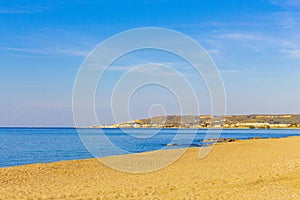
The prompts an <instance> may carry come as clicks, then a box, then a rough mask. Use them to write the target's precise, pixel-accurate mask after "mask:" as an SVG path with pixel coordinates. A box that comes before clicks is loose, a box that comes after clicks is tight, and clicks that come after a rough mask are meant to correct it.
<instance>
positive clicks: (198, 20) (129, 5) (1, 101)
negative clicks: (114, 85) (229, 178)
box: [0, 0, 300, 126]
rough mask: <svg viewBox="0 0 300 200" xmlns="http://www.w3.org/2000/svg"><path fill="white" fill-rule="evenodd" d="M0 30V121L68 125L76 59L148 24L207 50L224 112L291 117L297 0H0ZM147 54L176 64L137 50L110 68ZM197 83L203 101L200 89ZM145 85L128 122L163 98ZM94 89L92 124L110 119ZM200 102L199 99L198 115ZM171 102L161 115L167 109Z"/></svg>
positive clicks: (299, 22)
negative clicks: (223, 97) (218, 75)
mask: <svg viewBox="0 0 300 200" xmlns="http://www.w3.org/2000/svg"><path fill="white" fill-rule="evenodd" d="M0 26H1V29H0V60H1V62H0V72H1V73H0V90H1V98H0V111H1V112H0V126H72V125H73V118H72V90H73V84H74V81H75V77H76V73H77V71H78V69H79V67H80V64H81V63H82V62H83V60H84V58H85V56H86V55H87V54H88V53H89V52H90V51H91V50H92V49H93V48H94V47H95V46H96V45H97V44H99V43H100V42H102V41H103V40H105V39H107V38H108V37H110V36H112V35H114V34H116V33H119V32H121V31H125V30H128V29H132V28H138V27H148V26H151V27H165V28H170V29H173V30H176V31H180V32H182V33H184V34H186V35H188V36H189V37H192V38H194V39H195V40H196V41H198V42H199V43H200V44H201V45H202V46H203V47H204V48H205V49H206V50H207V51H208V52H209V54H210V56H211V57H212V58H213V60H214V61H215V63H216V65H217V67H218V68H219V70H220V72H221V74H222V77H223V80H224V84H225V88H226V93H227V113H228V114H250V113H300V107H299V102H300V92H299V85H300V78H299V77H300V66H299V63H300V35H299V32H300V1H298V0H249V1H240V0H229V1H228V0H226V1H225V0H223V1H220V0H203V1H168V0H162V1H160V0H155V1H150V0H149V1H83V0H82V1H80V0H74V1H67V2H61V1H56V0H54V1H42V2H41V1H33V0H25V1H24V0H23V1H10V0H6V1H1V2H0ZM153 60H154V61H160V62H163V63H170V62H172V63H175V61H176V59H175V58H172V56H166V55H164V54H161V53H157V52H150V53H149V52H148V53H147V52H144V53H140V54H138V53H137V54H135V55H132V56H130V55H129V56H128V57H127V58H126V59H125V58H124V59H123V60H122V59H120V60H119V61H118V62H117V63H115V64H116V65H120V66H122V67H126V66H131V65H135V64H142V63H145V62H146V61H147V62H148V61H149V62H151V61H153ZM176 62H177V61H176ZM180 64H182V62H179V61H178V62H177V65H178V68H179V70H180ZM180 71H181V72H182V73H186V74H188V73H189V71H188V70H186V69H185V68H184V67H182V68H181V70H180ZM114 76H116V77H118V73H117V72H116V74H114V73H113V71H112V72H111V73H110V75H109V73H108V77H107V82H105V83H104V85H105V84H107V85H109V84H111V83H109V80H112V77H114ZM197 81H198V80H197V79H193V78H192V77H191V78H190V82H191V83H192V84H195V85H197V84H198V82H197ZM200 82H201V81H200ZM201 84H202V85H203V83H199V85H201ZM107 88H110V87H109V86H108V87H107ZM198 89H199V91H200V90H201V92H203V96H201V98H202V97H203V99H206V96H207V94H206V93H207V92H205V91H202V89H203V88H202V87H201V86H199V88H198ZM107 90H108V89H107ZM146 91H147V89H146V90H145V92H144V93H143V94H141V95H140V96H138V93H136V95H137V97H136V102H135V103H134V105H133V106H132V117H133V118H136V117H147V116H148V113H146V111H147V109H146V108H149V105H150V104H151V103H155V102H157V101H158V103H159V101H162V102H161V103H163V102H168V101H169V100H168V96H165V97H164V96H163V95H162V93H163V92H162V91H160V90H159V89H158V90H157V94H160V95H161V98H158V97H157V95H153V94H155V92H154V91H155V90H154V88H153V89H152V90H151V91H152V92H149V91H148V92H146ZM101 92H103V93H105V92H107V91H99V92H98V93H99V94H98V96H97V99H98V100H97V102H99V105H98V107H99V112H100V113H102V114H100V115H101V117H100V118H101V120H100V121H101V122H103V123H111V122H113V120H112V117H111V116H110V115H105V114H103V113H106V112H108V111H109V109H110V108H109V105H106V104H103V105H102V104H101V98H103V96H105V95H104V94H103V95H102V96H101V94H102V93H101ZM153 92H154V93H153ZM201 92H199V95H200V93H201ZM147 94H148V95H149V96H147ZM145 95H146V96H145ZM151 98H153V101H152V100H151ZM143 99H147V100H149V101H147V103H145V101H143ZM155 99H156V100H155ZM207 102H208V101H207V100H203V101H202V104H203V105H202V107H204V109H203V113H204V114H205V113H207V112H209V109H206V108H205V105H206V103H207ZM172 105H173V104H172V103H170V104H169V105H168V106H169V107H170V108H169V109H170V110H172V109H173V111H169V112H170V113H174V114H176V106H174V107H172ZM207 107H209V106H207ZM154 114H155V113H154ZM158 114H159V112H158ZM192 114H194V113H192Z"/></svg>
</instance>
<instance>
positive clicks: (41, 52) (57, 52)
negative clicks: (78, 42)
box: [0, 47, 89, 57]
mask: <svg viewBox="0 0 300 200" xmlns="http://www.w3.org/2000/svg"><path fill="white" fill-rule="evenodd" d="M0 50H4V51H12V52H19V53H22V54H24V53H25V54H36V55H69V56H80V57H83V56H86V55H87V54H88V53H89V51H88V50H80V49H79V50H78V49H71V48H70V49H30V48H18V47H0Z"/></svg>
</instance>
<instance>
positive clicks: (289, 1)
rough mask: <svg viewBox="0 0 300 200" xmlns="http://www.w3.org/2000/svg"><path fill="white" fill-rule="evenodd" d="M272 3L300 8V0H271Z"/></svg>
mask: <svg viewBox="0 0 300 200" xmlns="http://www.w3.org/2000/svg"><path fill="white" fill-rule="evenodd" d="M270 2H271V3H272V4H275V5H277V6H281V7H295V6H296V7H299V8H300V1H299V0H271V1H270Z"/></svg>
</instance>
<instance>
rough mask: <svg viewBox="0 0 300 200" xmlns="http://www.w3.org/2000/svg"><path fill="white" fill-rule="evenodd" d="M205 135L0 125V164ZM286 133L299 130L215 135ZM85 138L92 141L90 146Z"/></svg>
mask: <svg viewBox="0 0 300 200" xmlns="http://www.w3.org/2000/svg"><path fill="white" fill-rule="evenodd" d="M178 135H179V136H180V137H177V136H178ZM206 136H207V130H206V129H173V128H172V129H149V128H147V129H143V128H136V129H117V128H115V129H76V128H0V155H1V156H0V167H1V168H3V167H11V166H19V165H25V164H33V163H47V162H56V161H63V160H76V159H86V158H93V157H95V154H94V152H93V150H95V147H96V149H97V156H96V157H105V156H112V155H120V154H127V153H140V152H146V151H153V150H160V149H172V148H185V147H201V146H204V145H205V143H204V141H203V139H204V138H206ZM218 136H219V135H218ZM288 136H300V130H299V129H223V130H222V131H220V136H219V137H220V138H236V139H242V140H246V139H250V138H283V137H288ZM87 141H94V143H93V144H94V146H93V148H94V149H91V148H90V146H89V145H90V144H89V143H88V142H87ZM116 146H117V147H118V148H116ZM120 149H122V151H120ZM99 152H100V153H99Z"/></svg>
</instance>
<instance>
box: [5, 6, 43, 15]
mask: <svg viewBox="0 0 300 200" xmlns="http://www.w3.org/2000/svg"><path fill="white" fill-rule="evenodd" d="M47 9H48V7H47V6H46V5H34V4H31V5H14V4H13V5H7V6H5V7H4V6H3V5H2V6H0V14H32V13H39V12H43V11H45V10H47Z"/></svg>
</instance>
